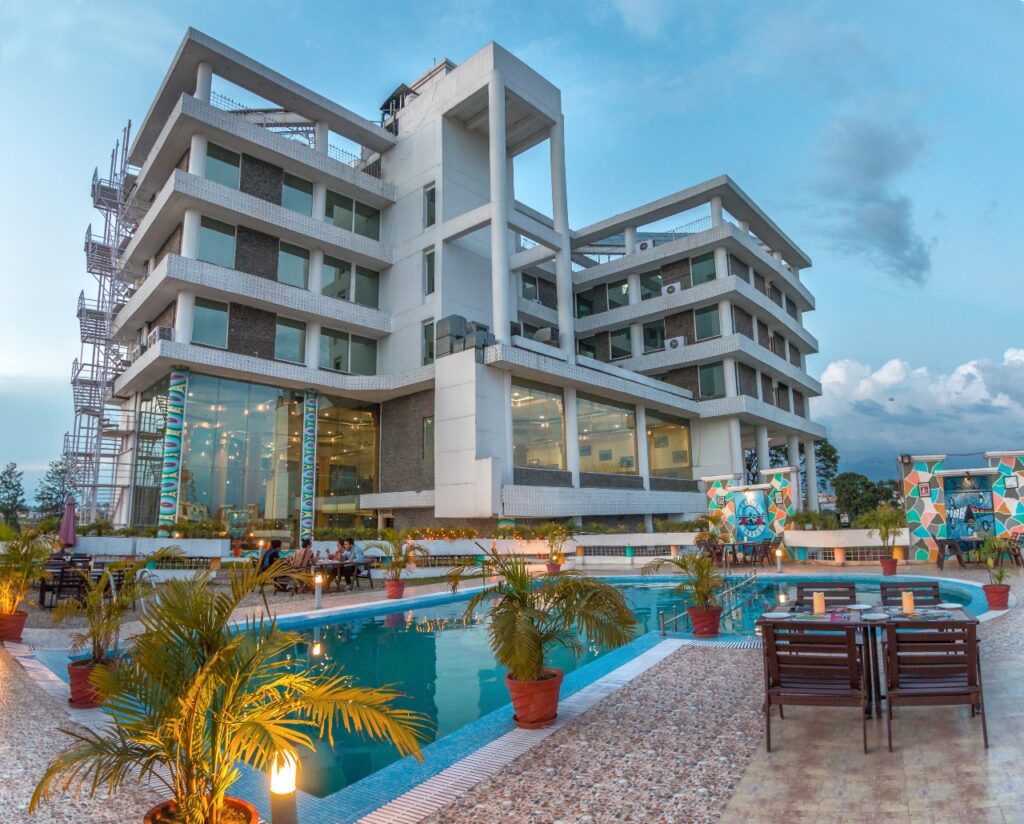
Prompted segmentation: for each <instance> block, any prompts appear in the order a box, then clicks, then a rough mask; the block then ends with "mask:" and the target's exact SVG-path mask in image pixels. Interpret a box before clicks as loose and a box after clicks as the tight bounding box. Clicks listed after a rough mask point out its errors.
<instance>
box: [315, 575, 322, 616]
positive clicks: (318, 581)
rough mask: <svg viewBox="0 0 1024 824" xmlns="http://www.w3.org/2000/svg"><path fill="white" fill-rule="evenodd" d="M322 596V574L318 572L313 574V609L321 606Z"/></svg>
mask: <svg viewBox="0 0 1024 824" xmlns="http://www.w3.org/2000/svg"><path fill="white" fill-rule="evenodd" d="M323 597H324V576H323V573H320V572H318V573H317V574H316V575H314V576H313V609H320V608H321V607H322V606H323Z"/></svg>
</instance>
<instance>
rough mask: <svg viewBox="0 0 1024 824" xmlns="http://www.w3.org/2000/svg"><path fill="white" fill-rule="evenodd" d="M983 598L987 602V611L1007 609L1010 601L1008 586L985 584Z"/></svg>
mask: <svg viewBox="0 0 1024 824" xmlns="http://www.w3.org/2000/svg"><path fill="white" fill-rule="evenodd" d="M982 589H983V590H985V598H986V600H988V608H989V609H1007V608H1008V607H1009V601H1010V585H1009V584H985V585H984V586H982Z"/></svg>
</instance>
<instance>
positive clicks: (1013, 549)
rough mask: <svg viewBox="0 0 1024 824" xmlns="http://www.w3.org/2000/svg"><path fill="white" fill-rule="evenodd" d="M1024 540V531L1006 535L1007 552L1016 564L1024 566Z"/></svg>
mask: <svg viewBox="0 0 1024 824" xmlns="http://www.w3.org/2000/svg"><path fill="white" fill-rule="evenodd" d="M1022 542H1024V532H1015V533H1014V534H1012V535H1008V536H1007V537H1006V552H1007V554H1008V555H1009V556H1010V560H1011V561H1013V563H1014V565H1016V566H1019V567H1024V555H1022V554H1021V543H1022Z"/></svg>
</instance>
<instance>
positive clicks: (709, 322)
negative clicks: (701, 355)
mask: <svg viewBox="0 0 1024 824" xmlns="http://www.w3.org/2000/svg"><path fill="white" fill-rule="evenodd" d="M693 324H694V329H695V330H696V334H697V340H707V339H708V338H717V337H718V335H719V334H721V331H720V327H719V325H718V307H717V306H709V307H707V308H706V309H698V310H697V311H696V312H694V313H693Z"/></svg>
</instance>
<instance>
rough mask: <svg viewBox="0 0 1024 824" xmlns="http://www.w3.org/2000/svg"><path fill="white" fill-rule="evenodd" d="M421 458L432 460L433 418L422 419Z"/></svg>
mask: <svg viewBox="0 0 1024 824" xmlns="http://www.w3.org/2000/svg"><path fill="white" fill-rule="evenodd" d="M423 458H424V460H428V461H432V460H433V459H434V416H433V415H431V416H430V417H429V418H424V419H423Z"/></svg>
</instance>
